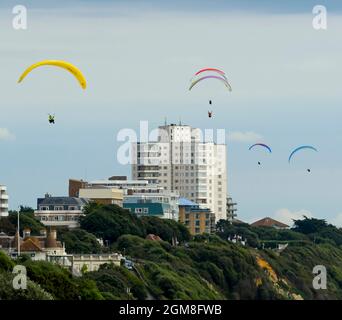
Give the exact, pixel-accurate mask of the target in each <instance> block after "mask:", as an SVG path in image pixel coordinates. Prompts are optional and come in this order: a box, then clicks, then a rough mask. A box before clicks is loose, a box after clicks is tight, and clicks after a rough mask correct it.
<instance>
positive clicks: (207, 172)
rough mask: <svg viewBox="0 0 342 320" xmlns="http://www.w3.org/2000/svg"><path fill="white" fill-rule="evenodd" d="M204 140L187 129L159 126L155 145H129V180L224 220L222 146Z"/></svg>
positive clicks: (194, 130) (194, 131)
mask: <svg viewBox="0 0 342 320" xmlns="http://www.w3.org/2000/svg"><path fill="white" fill-rule="evenodd" d="M204 140H205V141H203V139H202V136H201V131H200V129H197V128H192V127H191V126H188V125H175V124H170V125H164V126H160V127H159V128H158V139H157V140H156V141H153V142H138V143H134V144H133V145H132V153H131V154H132V178H133V179H138V180H148V181H149V183H152V184H158V185H160V186H162V187H163V188H164V191H171V192H178V193H179V194H180V196H181V197H185V198H188V199H190V200H191V201H194V202H196V203H198V204H199V206H200V207H202V208H209V209H210V210H211V212H213V213H214V214H215V217H216V220H219V219H226V215H227V212H226V211H227V209H226V196H227V168H226V162H227V161H226V145H225V144H219V143H215V142H213V141H206V140H210V139H204ZM212 140H213V139H212Z"/></svg>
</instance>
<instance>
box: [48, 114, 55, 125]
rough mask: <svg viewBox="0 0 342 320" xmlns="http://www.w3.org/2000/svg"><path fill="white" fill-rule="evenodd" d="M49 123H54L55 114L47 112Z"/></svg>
mask: <svg viewBox="0 0 342 320" xmlns="http://www.w3.org/2000/svg"><path fill="white" fill-rule="evenodd" d="M49 123H52V124H55V116H53V115H51V114H49Z"/></svg>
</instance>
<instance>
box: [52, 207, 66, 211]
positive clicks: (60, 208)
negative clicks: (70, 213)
mask: <svg viewBox="0 0 342 320" xmlns="http://www.w3.org/2000/svg"><path fill="white" fill-rule="evenodd" d="M54 210H55V211H62V210H64V207H63V206H55V208H54Z"/></svg>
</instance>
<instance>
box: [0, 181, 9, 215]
mask: <svg viewBox="0 0 342 320" xmlns="http://www.w3.org/2000/svg"><path fill="white" fill-rule="evenodd" d="M7 216H8V195H7V188H6V187H5V186H3V185H0V218H1V217H7Z"/></svg>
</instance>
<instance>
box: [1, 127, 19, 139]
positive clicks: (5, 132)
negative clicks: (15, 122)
mask: <svg viewBox="0 0 342 320" xmlns="http://www.w3.org/2000/svg"><path fill="white" fill-rule="evenodd" d="M14 139H15V135H14V134H12V133H11V132H10V131H9V130H8V129H6V128H0V141H1V140H3V141H8V140H14Z"/></svg>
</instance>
